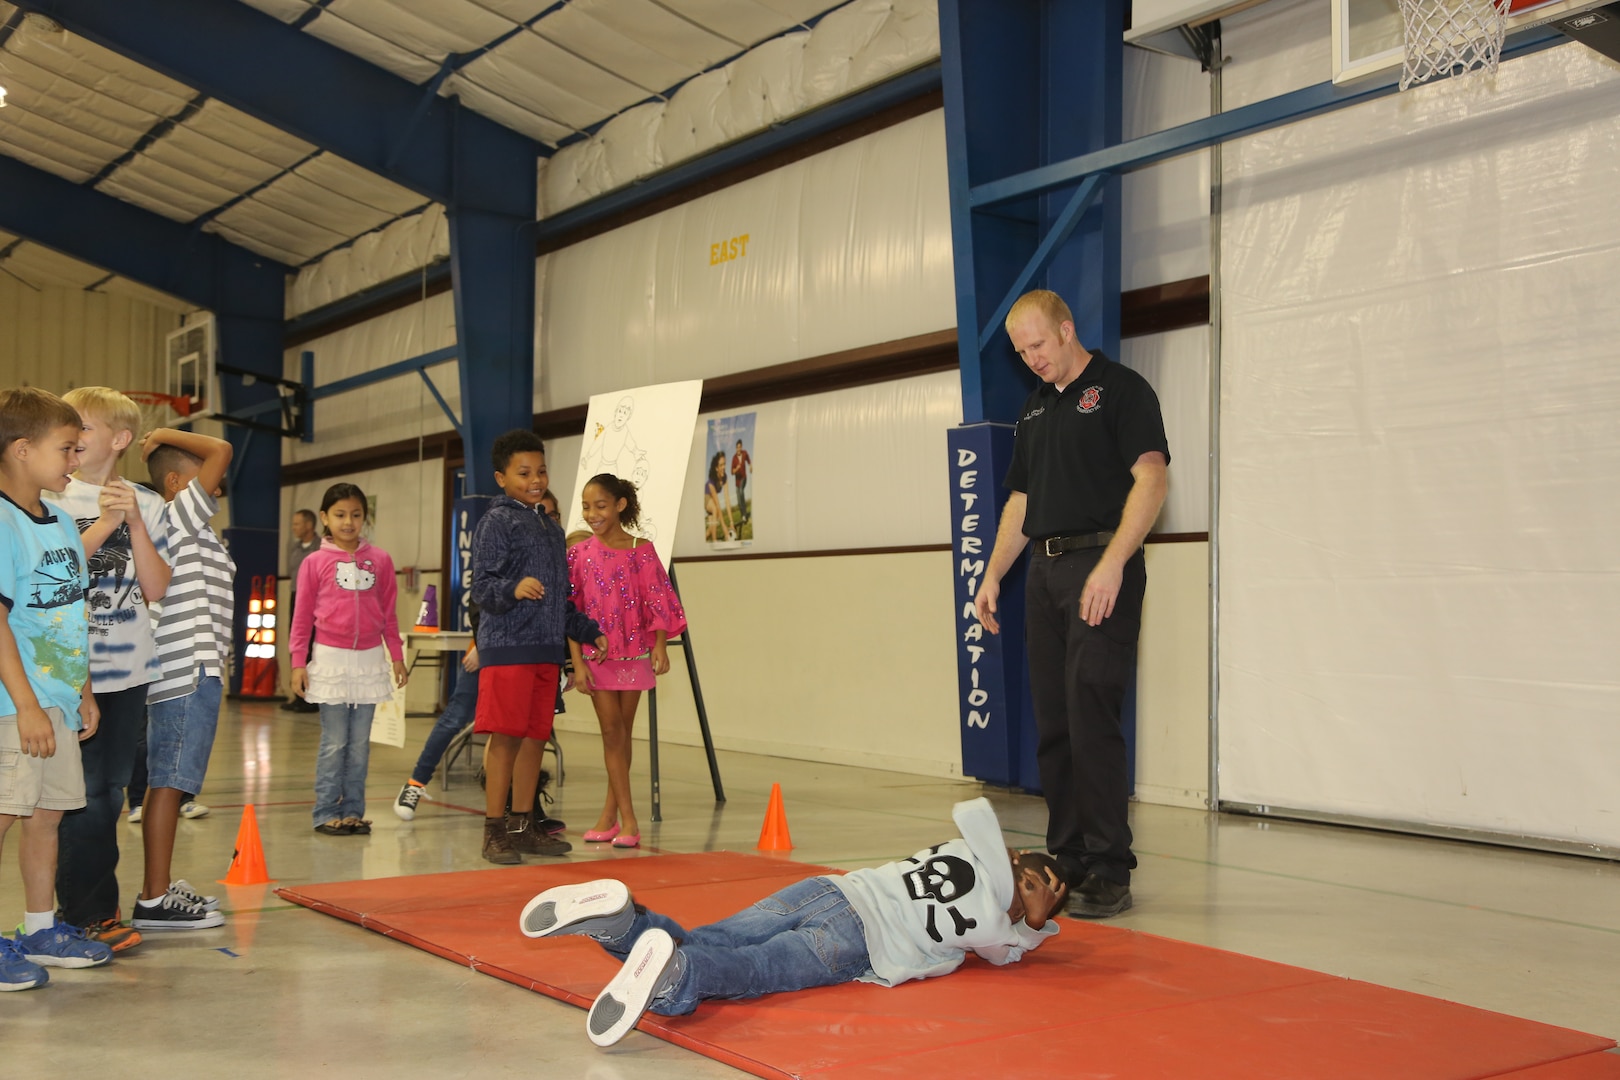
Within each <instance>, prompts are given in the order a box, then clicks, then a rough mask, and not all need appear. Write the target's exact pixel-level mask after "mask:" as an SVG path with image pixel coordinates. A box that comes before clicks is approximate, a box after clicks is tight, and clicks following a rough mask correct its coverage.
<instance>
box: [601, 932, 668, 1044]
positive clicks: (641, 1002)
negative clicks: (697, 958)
mask: <svg viewBox="0 0 1620 1080" xmlns="http://www.w3.org/2000/svg"><path fill="white" fill-rule="evenodd" d="M681 971H682V966H681V964H680V961H679V954H678V953H676V951H675V939H674V938H672V937H670V936H669V934H668V932H666V931H663V930H658V929H653V930H648V931H647V932H646V933H645V934H642V935H641V936H640V937H639V938H637V939H636V943H635V945H633V946H632V947H631V949H630V955H629V956H627V957H626V958H625V961H624V966H623V967H622V968H620V969H619V973H618V974H617V975H615V976H613V981H612V982H610V983H608V984H607V986H605V987H603V988H602V992H601V993H600V994H598V995H597V996H596V1000H595V1001H593V1002H592V1003H591V1012H590V1015H589V1016H588V1017H586V1019H585V1033H586V1034H587V1035H589V1036H590V1037H591V1042H593V1043H595V1044H596V1045H597V1046H612V1045H613V1044H614V1043H616V1042H618V1041H619V1040H620V1039H622V1038H624V1037H625V1036H626V1035H628V1034H630V1032H632V1031H634V1030H635V1026H636V1025H637V1024H638V1023H640V1022H641V1017H642V1015H643V1014H645V1013H646V1011H647V1006H648V1005H651V1004H652V1001H653V998H655V997H657V996H658V995H659V994H660V993H661V992H663V991H664V990H667V989H668V988H669V987H671V986H673V985H675V983H676V982H678V981H679V980H680V977H681Z"/></svg>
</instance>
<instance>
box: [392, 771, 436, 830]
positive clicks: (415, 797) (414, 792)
mask: <svg viewBox="0 0 1620 1080" xmlns="http://www.w3.org/2000/svg"><path fill="white" fill-rule="evenodd" d="M423 799H426V800H427V801H428V802H432V801H433V796H431V795H429V794H428V792H427V788H425V787H418V786H417V785H416V784H413V783H411V782H410V781H409V780H407V781H406V782H405V786H404V787H402V788H400V789H399V796H398V797H397V798H395V799H394V814H395V816H396V817H398V818H399V820H401V821H410V820H411V819H412V818H414V817H416V804H417V803H419V802H421V801H422V800H423Z"/></svg>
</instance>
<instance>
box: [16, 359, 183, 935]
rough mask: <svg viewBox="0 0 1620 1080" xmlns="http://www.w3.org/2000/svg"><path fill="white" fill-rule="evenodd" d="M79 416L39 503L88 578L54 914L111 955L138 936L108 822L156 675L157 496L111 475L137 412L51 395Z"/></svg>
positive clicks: (162, 549)
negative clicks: (60, 518)
mask: <svg viewBox="0 0 1620 1080" xmlns="http://www.w3.org/2000/svg"><path fill="white" fill-rule="evenodd" d="M62 400H63V401H65V402H67V403H68V404H69V405H71V406H73V408H74V409H75V410H76V411H77V412H78V414H79V425H80V432H79V468H78V469H77V471H75V472H74V474H73V476H72V477H71V478H70V479H69V480H68V483H67V488H66V490H64V491H62V492H60V493H58V492H54V491H49V490H47V492H46V493H45V496H44V497H45V499H46V500H47V501H49V502H50V503H51V505H52V507H53V508H55V509H58V510H60V511H62V513H63V515H64V516H65V517H66V518H67V520H68V521H69V523H71V524H74V525H76V526H77V527H78V531H79V540H80V542H81V543H82V544H83V546H84V554H85V561H86V564H87V569H88V574H89V578H90V588H89V591H88V592H87V593H86V597H85V599H86V601H87V602H88V603H89V607H90V675H91V679H92V681H93V683H94V685H95V688H96V690H95V693H96V706H97V708H99V710H100V711H101V727H100V729H99V731H98V733H97V736H96V738H94V739H92V740H90V741H89V742H87V743H85V744H84V747H83V754H82V758H83V766H84V797H85V806H84V809H83V810H75V811H74V812H73V813H71V814H68V815H67V816H66V817H65V818H64V819H63V821H62V857H61V860H60V861H59V862H58V863H57V867H56V896H57V902H58V904H59V905H60V907H61V912H62V918H63V920H64V921H66V922H68V923H71V924H72V925H74V926H77V927H80V928H81V929H83V930H84V931H85V933H86V934H88V935H89V936H91V937H92V938H95V939H97V940H99V941H102V942H104V943H106V944H107V945H109V946H111V947H112V949H113V950H114V951H115V952H121V951H123V950H124V949H127V948H130V947H131V946H133V945H137V944H139V943H140V940H141V936H140V934H139V933H137V932H136V931H135V930H134V929H133V928H132V927H130V926H129V925H127V924H126V923H124V922H123V921H122V916H121V912H120V911H119V906H118V899H119V891H118V821H119V818H120V817H121V816H122V814H123V809H124V789H125V788H127V787H128V786H129V783H130V777H131V775H132V774H133V773H134V771H135V757H136V754H137V753H138V752H139V747H140V745H141V744H142V743H144V741H145V735H146V687H147V684H148V683H150V682H151V681H152V680H153V679H155V678H156V677H157V670H158V669H157V650H156V646H155V642H154V637H153V630H152V617H151V616H150V615H149V614H148V612H147V609H146V605H147V604H148V603H155V602H157V601H159V600H161V599H163V593H164V590H165V589H167V588H168V586H169V564H168V562H167V549H168V543H167V541H166V539H165V538H164V528H163V500H162V499H160V498H158V497H157V496H156V495H155V494H153V493H152V492H150V491H148V490H147V489H146V488H144V487H141V486H140V485H138V484H132V483H130V482H129V481H128V480H125V479H124V478H122V477H121V476H120V475H119V472H118V467H119V462H120V460H121V459H122V458H123V456H124V452H125V451H126V450H128V449H129V446H130V444H131V443H132V442H134V441H135V435H136V431H137V429H138V428H139V427H140V423H141V411H140V408H139V407H138V406H137V405H136V404H135V403H134V402H133V401H131V400H130V399H129V398H127V397H125V396H124V395H123V394H121V393H119V392H118V391H117V390H112V389H109V388H107V387H105V386H81V387H78V388H77V389H74V390H69V391H68V392H67V393H66V394H64V395H62Z"/></svg>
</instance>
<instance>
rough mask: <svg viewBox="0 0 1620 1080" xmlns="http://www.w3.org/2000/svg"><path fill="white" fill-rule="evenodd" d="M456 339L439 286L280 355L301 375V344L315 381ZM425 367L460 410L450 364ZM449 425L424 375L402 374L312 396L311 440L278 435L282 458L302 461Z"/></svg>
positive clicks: (448, 299) (451, 304) (451, 310)
mask: <svg viewBox="0 0 1620 1080" xmlns="http://www.w3.org/2000/svg"><path fill="white" fill-rule="evenodd" d="M455 343H456V314H455V298H454V296H453V295H452V294H451V293H448V292H443V293H440V294H438V295H437V296H430V297H428V298H427V299H426V300H423V301H420V302H418V303H415V304H412V305H411V306H410V307H407V308H400V309H399V310H398V311H391V312H388V313H387V314H386V315H379V316H378V317H377V318H375V319H370V320H368V321H366V322H363V323H360V324H359V325H357V326H351V327H348V328H346V329H343V330H337V331H334V332H333V333H330V334H327V335H325V336H323V337H319V338H316V339H315V340H314V341H311V342H308V343H306V344H304V345H300V346H298V347H296V348H292V349H288V350H287V352H286V354H285V355H284V357H283V361H284V365H285V371H286V376H287V378H289V379H297V378H300V377H301V376H300V375H299V363H300V361H299V357H300V355H301V354H302V353H303V352H304V351H305V350H308V351H310V352H313V353H314V354H315V385H317V386H322V385H325V384H326V383H330V382H335V381H336V380H338V379H342V378H346V377H347V376H350V375H358V374H360V373H361V372H364V371H371V370H373V369H375V368H379V367H383V366H385V365H387V364H392V363H394V362H396V361H399V360H406V359H409V358H410V357H413V356H420V355H422V354H423V353H425V352H431V351H433V350H434V349H442V348H444V347H445V346H447V345H454V344H455ZM427 370H428V374H429V375H430V376H431V377H432V378H433V381H434V385H436V386H437V387H438V388H439V392H440V393H441V394H443V395H444V397H445V400H446V401H448V402H449V403H450V407H451V408H452V409H454V410H455V411H456V415H457V416H460V415H461V414H462V413H461V382H460V378H459V376H458V374H457V368H456V365H455V364H454V363H447V364H441V365H439V366H437V367H432V368H429V369H427ZM449 429H450V422H449V420H448V419H446V417H445V415H444V413H443V412H441V411H440V409H439V407H438V405H437V404H436V403H435V402H434V400H433V397H432V395H431V394H429V393H428V391H427V387H426V386H424V385H423V384H422V380H421V379H420V378H418V377H416V376H414V375H412V376H405V377H401V378H397V379H389V380H388V381H387V382H381V383H376V384H374V385H372V386H368V387H365V388H363V389H360V390H355V391H351V392H350V393H347V394H338V395H337V396H335V397H329V398H323V399H322V400H320V401H318V402H316V403H315V441H314V442H312V443H303V442H298V441H296V440H292V439H287V440H283V443H282V445H283V446H284V447H285V448H286V449H285V450H284V452H283V457H282V460H283V461H306V460H309V459H311V458H319V457H326V456H327V455H329V454H341V453H344V452H346V451H349V450H360V449H364V448H366V447H370V446H377V445H379V444H381V443H387V442H394V441H396V440H399V439H414V438H417V437H418V436H420V435H424V434H428V433H431V432H435V431H448V430H449Z"/></svg>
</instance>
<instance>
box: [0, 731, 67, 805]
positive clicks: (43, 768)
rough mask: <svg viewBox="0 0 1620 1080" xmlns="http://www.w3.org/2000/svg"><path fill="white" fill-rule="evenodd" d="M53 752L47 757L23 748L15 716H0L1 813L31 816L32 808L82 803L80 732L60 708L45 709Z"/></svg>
mask: <svg viewBox="0 0 1620 1080" xmlns="http://www.w3.org/2000/svg"><path fill="white" fill-rule="evenodd" d="M45 715H46V716H49V717H50V718H51V733H52V734H53V735H55V736H56V753H54V754H52V755H51V756H50V757H48V758H40V757H31V756H30V755H28V754H25V753H23V752H22V742H21V740H20V739H19V738H18V735H17V717H16V716H14V715H13V716H0V814H10V815H11V816H13V817H31V816H33V813H34V811H35V810H77V809H79V808H80V807H82V806H83V805H84V766H83V764H82V763H81V762H80V761H79V733H78V732H77V731H72V730H70V729H69V728H68V726H67V720H66V718H65V717H64V716H63V714H62V710H61V709H46V710H45Z"/></svg>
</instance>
